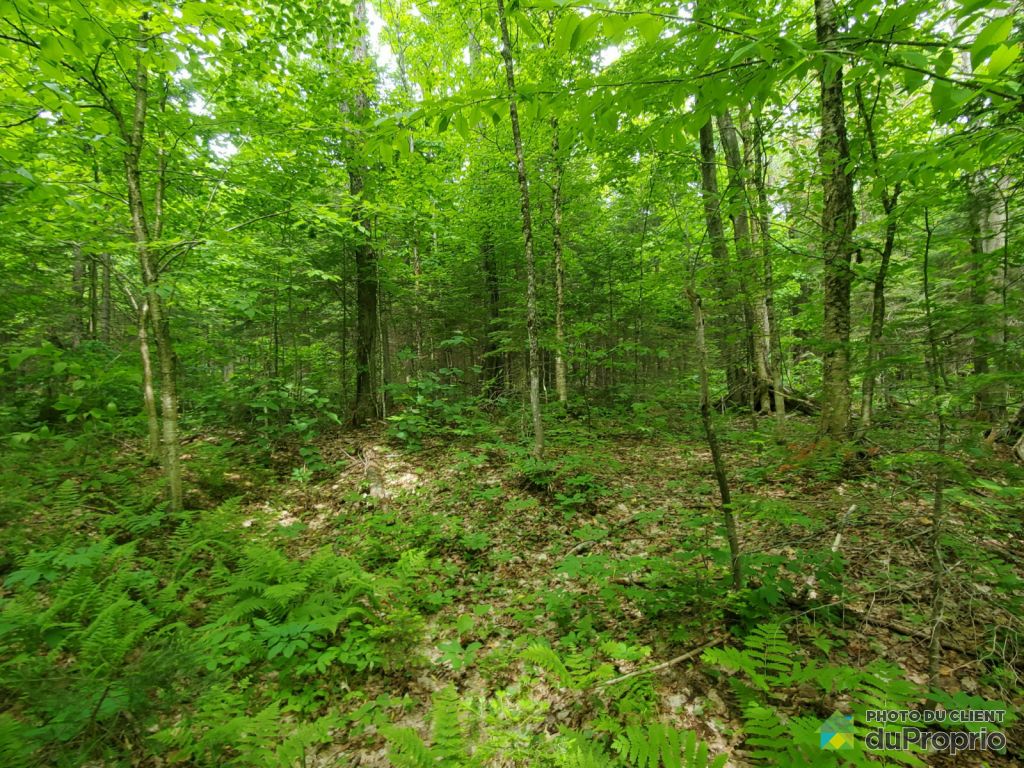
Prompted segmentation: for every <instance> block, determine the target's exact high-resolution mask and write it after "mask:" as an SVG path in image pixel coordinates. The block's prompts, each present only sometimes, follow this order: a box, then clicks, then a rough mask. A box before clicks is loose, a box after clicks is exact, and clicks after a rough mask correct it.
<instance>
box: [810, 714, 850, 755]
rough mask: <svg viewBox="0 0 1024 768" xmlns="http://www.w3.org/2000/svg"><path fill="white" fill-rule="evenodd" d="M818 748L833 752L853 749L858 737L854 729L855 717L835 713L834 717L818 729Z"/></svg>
mask: <svg viewBox="0 0 1024 768" xmlns="http://www.w3.org/2000/svg"><path fill="white" fill-rule="evenodd" d="M818 736H819V737H820V739H819V742H818V746H820V747H821V748H822V749H828V750H832V751H836V750H841V749H853V745H854V742H855V740H856V737H855V735H854V729H853V715H841V714H839V713H838V712H833V713H832V717H830V718H829V719H828V720H826V721H825V722H824V723H822V724H821V725H820V726H819V727H818Z"/></svg>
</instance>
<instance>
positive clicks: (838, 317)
mask: <svg viewBox="0 0 1024 768" xmlns="http://www.w3.org/2000/svg"><path fill="white" fill-rule="evenodd" d="M814 13H815V23H816V32H817V40H818V45H819V47H820V48H821V49H822V51H823V53H822V63H821V65H820V71H819V76H820V80H821V136H820V138H819V140H818V157H819V161H820V163H821V172H822V187H823V191H824V197H825V203H824V208H823V211H822V232H823V235H824V238H823V242H822V251H823V254H824V257H825V275H824V283H825V285H824V288H825V291H824V293H825V298H824V304H825V317H824V323H823V329H822V331H823V334H822V335H823V337H824V346H825V348H824V354H823V359H822V374H823V375H822V387H821V389H822V392H821V420H822V430H823V431H824V433H825V434H826V435H829V436H830V437H833V438H835V439H838V440H842V439H845V438H846V437H848V434H849V429H850V286H851V284H852V282H853V273H852V271H851V269H850V260H851V257H852V255H853V231H854V228H855V227H856V224H857V214H856V208H855V205H854V200H853V172H852V169H851V167H850V147H849V144H848V143H847V139H846V107H845V103H844V100H843V68H842V65H841V64H840V63H838V62H837V61H835V60H834V59H833V58H832V57H833V56H834V55H835V54H830V55H829V56H828V57H826V56H825V54H824V51H830V50H831V49H832V48H833V46H834V39H835V37H836V35H837V32H838V27H837V24H838V22H837V14H836V9H835V4H834V0H815V2H814Z"/></svg>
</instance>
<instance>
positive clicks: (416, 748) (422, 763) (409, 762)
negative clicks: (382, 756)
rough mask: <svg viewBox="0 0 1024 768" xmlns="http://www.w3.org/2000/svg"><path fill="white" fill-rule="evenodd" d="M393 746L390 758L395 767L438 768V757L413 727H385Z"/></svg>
mask: <svg viewBox="0 0 1024 768" xmlns="http://www.w3.org/2000/svg"><path fill="white" fill-rule="evenodd" d="M384 736H385V737H386V738H387V740H388V744H389V745H390V746H391V749H390V751H389V752H388V759H390V760H391V763H392V765H394V766H395V768H437V764H438V758H437V756H436V755H435V754H434V752H433V751H432V750H431V749H430V747H428V746H427V745H426V744H424V743H423V740H422V739H421V738H420V737H419V736H418V735H417V734H416V731H414V730H413V729H412V728H385V729H384Z"/></svg>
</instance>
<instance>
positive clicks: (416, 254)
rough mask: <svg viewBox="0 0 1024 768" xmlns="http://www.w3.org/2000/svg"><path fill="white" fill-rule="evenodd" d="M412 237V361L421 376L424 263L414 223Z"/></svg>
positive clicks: (416, 372) (414, 369)
mask: <svg viewBox="0 0 1024 768" xmlns="http://www.w3.org/2000/svg"><path fill="white" fill-rule="evenodd" d="M413 227H414V231H413V238H412V280H413V282H412V290H413V295H414V296H415V300H416V306H415V307H414V308H413V318H412V319H413V329H412V333H413V340H414V343H415V346H416V359H415V360H413V361H412V372H413V375H414V376H419V375H420V373H421V372H422V369H421V366H422V364H423V315H424V313H423V296H422V293H423V286H422V283H423V265H422V263H421V262H420V232H419V228H418V227H417V225H416V224H415V222H414V224H413Z"/></svg>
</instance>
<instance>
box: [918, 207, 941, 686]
mask: <svg viewBox="0 0 1024 768" xmlns="http://www.w3.org/2000/svg"><path fill="white" fill-rule="evenodd" d="M924 229H925V241H924V264H923V268H922V274H923V277H924V312H925V324H926V327H927V332H928V350H929V354H928V381H929V384H931V389H932V397H933V401H934V408H935V420H936V424H937V426H938V435H937V437H936V446H935V453H936V461H935V464H934V466H933V468H932V471H933V472H934V481H933V486H932V525H931V531H930V533H931V537H930V542H929V545H930V548H931V570H932V607H931V625H932V634H931V642H930V643H929V645H928V683H929V685H930V686H931V687H932V688H933V689H938V680H939V660H940V655H941V651H942V624H943V622H944V616H943V612H944V607H945V593H946V587H945V571H946V568H945V565H944V564H943V559H942V537H943V526H944V523H945V520H944V516H945V510H944V507H943V501H944V494H945V488H946V485H945V483H946V468H945V467H943V466H942V464H941V461H942V459H943V457H944V454H945V452H946V419H945V414H944V411H943V408H944V407H945V406H944V405H943V401H944V400H945V397H944V395H945V391H944V388H943V377H942V376H941V375H940V372H941V370H942V358H941V357H940V355H939V343H938V340H937V339H936V336H935V322H934V319H933V316H932V299H931V290H930V287H929V285H930V284H929V280H928V272H929V263H928V261H929V256H930V253H931V244H932V228H931V224H930V223H929V222H928V209H927V208H925V209H924Z"/></svg>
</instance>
